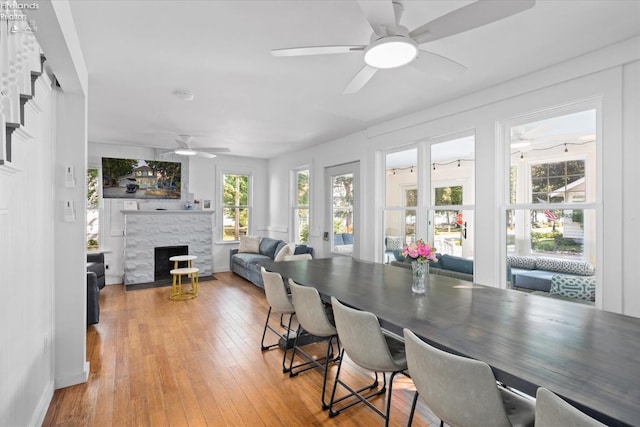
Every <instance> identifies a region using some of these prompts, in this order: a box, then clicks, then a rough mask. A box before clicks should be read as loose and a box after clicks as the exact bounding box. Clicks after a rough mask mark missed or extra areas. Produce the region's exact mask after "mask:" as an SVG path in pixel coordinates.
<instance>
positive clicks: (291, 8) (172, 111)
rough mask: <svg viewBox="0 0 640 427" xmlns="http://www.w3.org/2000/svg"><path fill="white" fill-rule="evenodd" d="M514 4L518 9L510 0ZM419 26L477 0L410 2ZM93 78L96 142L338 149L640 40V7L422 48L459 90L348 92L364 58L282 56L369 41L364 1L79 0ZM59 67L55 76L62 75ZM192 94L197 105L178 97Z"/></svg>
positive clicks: (588, 11)
mask: <svg viewBox="0 0 640 427" xmlns="http://www.w3.org/2000/svg"><path fill="white" fill-rule="evenodd" d="M505 1H506V0H505ZM403 3H404V5H405V12H404V16H403V18H402V20H401V24H403V25H405V26H406V27H407V28H409V30H412V29H414V28H416V27H418V26H419V25H421V24H423V23H426V22H428V21H430V20H432V19H434V18H436V17H438V16H441V15H443V14H446V13H448V12H450V11H452V10H454V9H457V8H459V7H462V6H464V5H466V4H469V3H471V2H470V1H435V0H432V1H408V0H405V1H403ZM70 4H71V10H72V13H73V17H74V20H75V23H76V27H77V32H78V37H79V40H80V44H81V46H82V50H83V54H84V57H85V61H86V64H87V68H88V71H89V141H91V142H99V143H114V144H123V145H137V146H149V147H164V148H174V147H176V144H175V142H174V138H175V136H176V135H178V134H190V135H193V136H194V138H193V140H192V145H193V146H194V147H196V148H200V147H228V148H230V150H231V154H233V155H238V156H250V157H259V158H270V157H275V156H277V155H279V154H282V153H285V152H289V151H295V150H299V149H302V148H304V147H306V146H309V145H313V144H317V143H321V142H324V141H328V140H332V139H335V138H337V137H340V136H344V135H348V134H350V133H353V132H357V131H359V130H362V129H364V128H365V127H367V126H369V125H372V124H376V123H380V122H381V121H385V120H389V119H392V118H395V117H398V116H401V115H404V114H407V113H410V112H414V111H417V110H421V109H424V108H427V107H429V106H432V105H435V104H438V103H441V102H443V101H446V100H448V99H452V98H456V97H459V96H462V95H465V94H468V93H471V92H475V91H478V90H481V89H484V88H487V87H490V86H493V85H496V84H498V83H500V82H503V81H505V80H509V79H512V78H514V77H517V76H521V75H524V74H527V73H530V72H532V71H535V70H539V69H541V68H545V67H547V66H549V65H552V64H555V63H558V62H561V61H563V60H566V59H569V58H572V57H575V56H578V55H581V54H584V53H587V52H590V51H593V50H596V49H599V48H601V47H604V46H607V45H610V44H612V43H615V42H618V41H621V40H625V39H628V38H630V37H633V36H637V35H639V34H640V1H636V0H626V1H614V0H606V1H575V0H570V1H551V0H538V2H537V4H536V5H535V7H534V8H532V9H529V10H527V11H525V12H522V13H520V14H518V15H515V16H512V17H510V18H507V19H505V20H502V21H498V22H495V23H493V24H490V25H487V26H484V27H480V28H477V29H474V30H471V31H468V32H466V33H462V34H458V35H454V36H451V37H448V38H445V39H441V40H437V41H434V42H431V43H427V44H424V45H422V46H421V47H422V48H423V49H425V50H429V51H431V52H435V53H438V54H440V55H443V56H446V57H448V58H451V59H453V60H455V61H457V62H459V63H462V64H464V65H465V66H467V67H468V71H467V72H466V73H464V74H463V75H462V76H460V77H459V78H457V79H456V80H455V81H452V82H446V81H442V80H438V79H435V78H432V77H429V76H427V75H424V74H421V73H420V72H418V71H416V70H414V69H412V68H411V67H404V68H399V69H394V70H382V71H380V72H378V73H377V74H376V75H375V76H374V77H373V79H372V80H371V81H370V82H369V83H368V84H367V85H366V86H365V87H364V88H363V89H362V90H361V91H360V92H358V93H356V94H352V95H343V94H342V90H343V89H344V87H345V86H346V85H347V83H348V82H349V81H350V80H351V78H352V77H353V76H354V75H355V74H356V73H357V72H358V71H359V70H360V68H361V67H362V64H363V60H362V53H349V54H338V55H324V56H308V57H285V58H277V57H273V56H272V55H271V54H270V50H271V49H274V48H286V47H298V46H314V45H331V44H353V45H363V44H367V43H368V41H369V38H370V36H371V33H372V30H371V27H370V26H369V24H368V23H367V21H366V20H365V18H364V16H363V14H362V12H361V10H360V8H359V6H358V3H357V2H356V1H349V0H341V1H320V0H316V1H286V0H285V1H237V0H235V1H184V0H183V1H147V0H142V1H114V0H110V1H98V0H93V1H80V0H70ZM54 71H55V70H54ZM183 89H187V90H190V91H192V92H193V93H194V94H195V99H194V100H193V101H191V102H185V101H181V100H179V99H178V98H177V97H175V95H174V92H175V91H177V90H183Z"/></svg>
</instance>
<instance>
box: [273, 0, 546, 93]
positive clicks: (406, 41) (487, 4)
mask: <svg viewBox="0 0 640 427" xmlns="http://www.w3.org/2000/svg"><path fill="white" fill-rule="evenodd" d="M358 4H359V5H360V9H362V12H363V13H364V15H365V18H366V19H367V21H368V22H369V25H371V28H372V29H373V34H372V35H371V40H370V42H369V44H368V45H355V46H354V45H334V46H307V47H294V48H285V49H273V50H272V51H271V54H272V55H274V56H306V55H326V54H335V53H349V52H363V53H364V62H365V65H364V67H362V69H360V71H359V72H358V73H357V74H356V75H355V77H353V79H351V81H350V82H349V84H348V85H347V86H346V87H345V89H344V91H343V93H344V94H349V93H355V92H357V91H359V90H360V89H362V87H364V85H365V84H367V82H368V81H369V80H371V78H372V77H373V76H374V75H375V74H376V73H377V72H378V70H384V69H391V68H398V67H402V66H404V65H411V66H413V67H415V68H417V69H418V70H420V71H423V72H425V73H427V74H429V75H433V76H435V77H439V78H443V79H446V80H450V79H452V78H453V77H455V76H456V75H457V74H459V73H461V72H464V71H466V69H467V68H466V67H465V66H464V65H462V64H459V63H457V62H455V61H453V60H451V59H449V58H445V57H443V56H440V55H438V54H435V53H432V52H428V51H426V50H422V49H420V48H419V47H418V46H419V45H421V44H424V43H427V42H431V41H434V40H439V39H442V38H445V37H449V36H452V35H455V34H459V33H462V32H465V31H468V30H471V29H473V28H478V27H481V26H483V25H487V24H490V23H492V22H496V21H499V20H501V19H504V18H508V17H509V16H512V15H515V14H517V13H520V12H523V11H525V10H527V9H530V8H532V7H533V6H534V5H535V0H519V1H504V0H479V1H476V2H474V3H471V4H469V5H467V6H464V7H461V8H460V9H456V10H454V11H452V12H450V13H447V14H446V15H443V16H441V17H439V18H436V19H434V20H432V21H431V22H427V23H426V24H424V25H421V26H420V27H418V28H416V29H414V30H412V31H409V30H408V29H407V28H406V27H404V26H402V25H400V24H399V22H400V19H401V18H402V12H403V11H404V6H403V5H402V3H401V2H400V0H385V1H380V0H376V1H372V0H369V1H367V0H358Z"/></svg>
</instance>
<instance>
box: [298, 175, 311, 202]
mask: <svg viewBox="0 0 640 427" xmlns="http://www.w3.org/2000/svg"><path fill="white" fill-rule="evenodd" d="M296 175H297V177H298V206H309V171H308V170H305V171H299V172H298V173H297V174H296Z"/></svg>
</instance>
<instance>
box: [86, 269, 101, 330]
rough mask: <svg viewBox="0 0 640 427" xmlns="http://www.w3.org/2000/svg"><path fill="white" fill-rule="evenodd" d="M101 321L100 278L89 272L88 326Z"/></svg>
mask: <svg viewBox="0 0 640 427" xmlns="http://www.w3.org/2000/svg"><path fill="white" fill-rule="evenodd" d="M99 321H100V288H99V287H98V277H97V276H96V273H94V272H93V271H87V325H93V324H95V323H98V322H99Z"/></svg>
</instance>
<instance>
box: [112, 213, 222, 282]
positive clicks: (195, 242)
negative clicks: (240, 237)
mask: <svg viewBox="0 0 640 427" xmlns="http://www.w3.org/2000/svg"><path fill="white" fill-rule="evenodd" d="M122 213H123V214H124V258H123V260H124V261H123V263H124V280H123V283H124V284H125V285H134V284H143V283H152V282H154V280H155V279H154V275H155V266H154V252H155V251H154V248H156V247H163V246H181V245H186V246H188V247H189V255H195V256H197V257H198V258H197V259H196V260H195V261H194V262H193V266H194V267H197V268H199V269H200V273H199V275H200V277H202V276H210V275H212V274H213V255H212V240H213V239H212V237H213V211H188V210H184V211H182V210H180V211H179V210H155V211H153V210H148V211H133V210H123V211H122Z"/></svg>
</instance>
